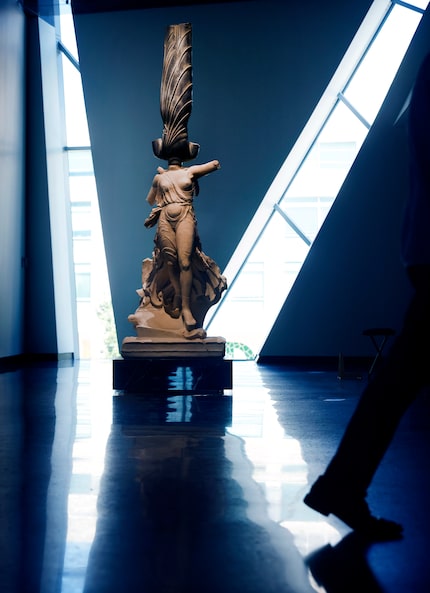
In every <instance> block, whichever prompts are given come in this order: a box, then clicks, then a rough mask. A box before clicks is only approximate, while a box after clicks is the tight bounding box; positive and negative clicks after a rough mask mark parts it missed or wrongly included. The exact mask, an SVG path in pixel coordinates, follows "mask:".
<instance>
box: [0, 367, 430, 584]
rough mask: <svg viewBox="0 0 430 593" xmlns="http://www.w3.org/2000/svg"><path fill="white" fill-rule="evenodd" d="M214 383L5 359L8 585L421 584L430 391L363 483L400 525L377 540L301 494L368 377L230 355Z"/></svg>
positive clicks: (2, 570) (2, 482)
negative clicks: (192, 389) (399, 532)
mask: <svg viewBox="0 0 430 593" xmlns="http://www.w3.org/2000/svg"><path fill="white" fill-rule="evenodd" d="M233 380H234V386H233V390H232V392H231V393H226V394H225V395H222V396H213V395H205V394H201V395H198V396H191V395H183V396H182V395H172V396H171V397H170V396H169V397H168V396H167V395H166V396H160V395H157V396H151V395H145V396H143V395H140V396H130V395H128V396H125V395H123V394H118V393H115V392H113V390H112V387H111V385H112V362H111V361H98V362H96V361H92V362H91V363H90V362H83V361H81V362H78V363H75V364H74V365H69V364H59V365H58V366H57V365H52V364H44V365H38V366H27V367H26V368H21V369H9V370H5V369H3V372H1V373H0V525H1V530H0V582H1V585H2V587H1V590H2V593H36V592H40V593H72V592H73V593H75V592H76V593H77V592H84V593H90V592H91V593H110V592H112V593H114V592H115V593H122V592H123V591H124V592H127V593H147V592H149V593H182V592H184V593H194V592H195V593H197V592H199V593H201V592H203V591H204V592H205V593H212V592H213V593H230V592H231V593H233V592H240V593H272V592H273V593H312V592H315V591H316V592H319V593H323V592H326V593H351V592H352V593H354V592H357V593H358V592H360V593H372V592H386V593H405V592H407V593H421V592H423V593H424V592H427V591H428V590H429V586H430V572H429V571H428V566H427V564H428V562H427V533H428V528H429V527H430V525H429V516H430V511H429V509H428V502H427V498H428V491H429V486H430V476H429V474H428V467H427V460H428V458H429V452H430V432H429V428H430V415H429V413H428V412H429V407H430V400H429V396H428V394H422V397H420V399H419V401H417V402H416V403H415V404H414V406H413V407H412V408H411V410H409V412H408V414H407V416H406V417H405V418H404V420H403V422H402V425H401V427H400V430H399V431H398V434H397V435H396V438H395V440H394V442H393V444H392V447H391V448H390V451H389V452H388V454H387V456H386V459H385V460H384V463H383V465H382V466H381V468H380V470H379V471H378V473H377V475H376V478H375V482H374V484H373V486H372V489H371V492H370V494H369V501H370V504H371V507H372V508H373V509H374V511H375V512H376V513H381V514H384V516H387V517H390V518H393V519H395V520H398V521H400V522H402V523H403V524H404V527H405V538H404V540H402V541H400V542H393V543H384V544H375V545H372V546H370V547H368V548H366V547H365V546H363V544H362V542H360V541H358V540H357V539H356V538H355V536H354V534H352V533H350V532H349V530H348V529H347V528H346V526H345V525H343V524H342V523H341V522H340V521H336V520H335V519H331V518H330V519H328V520H327V519H326V518H324V517H321V516H320V515H318V514H317V513H314V512H313V511H311V510H310V509H308V508H307V507H305V506H304V505H303V503H302V499H303V496H304V494H305V493H306V492H307V489H308V484H309V483H310V482H312V481H313V480H314V479H315V477H316V476H317V475H318V474H319V473H320V472H321V471H322V470H323V468H324V466H325V464H326V463H327V461H328V460H329V458H330V456H331V454H332V453H333V451H334V449H335V447H336V444H337V442H338V440H339V437H340V435H341V433H342V430H343V427H344V426H345V423H346V421H347V419H348V418H349V416H350V414H351V412H352V410H353V408H354V406H355V404H356V402H357V398H358V396H359V394H360V391H361V389H362V387H363V381H364V380H365V379H364V380H363V381H358V380H351V381H339V380H338V379H337V372H336V369H333V371H332V370H326V371H310V370H304V369H291V368H286V367H277V366H264V365H256V364H255V363H252V362H235V363H234V365H233Z"/></svg>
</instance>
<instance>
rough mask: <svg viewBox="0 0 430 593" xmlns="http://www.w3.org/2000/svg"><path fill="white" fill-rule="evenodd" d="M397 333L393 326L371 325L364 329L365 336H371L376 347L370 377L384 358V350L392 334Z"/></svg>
mask: <svg viewBox="0 0 430 593" xmlns="http://www.w3.org/2000/svg"><path fill="white" fill-rule="evenodd" d="M395 333H396V332H395V331H394V329H392V328H391V327H371V328H369V329H365V330H364V331H363V336H369V338H370V339H371V340H372V343H373V345H374V346H375V349H376V355H375V358H374V359H373V362H372V364H371V365H370V369H369V377H370V375H371V374H372V373H373V371H374V370H375V366H376V364H377V363H378V362H379V360H380V359H381V358H382V352H383V350H384V346H385V344H386V343H387V341H388V339H389V338H390V337H391V336H394V334H395Z"/></svg>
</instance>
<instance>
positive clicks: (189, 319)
mask: <svg viewBox="0 0 430 593" xmlns="http://www.w3.org/2000/svg"><path fill="white" fill-rule="evenodd" d="M182 319H183V321H184V324H185V328H186V329H187V330H188V331H191V330H193V329H196V327H197V321H196V320H195V319H194V317H193V314H192V313H191V311H190V310H189V309H182Z"/></svg>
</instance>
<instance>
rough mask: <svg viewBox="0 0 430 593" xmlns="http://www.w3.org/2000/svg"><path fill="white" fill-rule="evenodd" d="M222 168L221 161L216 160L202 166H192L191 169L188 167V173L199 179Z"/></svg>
mask: <svg viewBox="0 0 430 593" xmlns="http://www.w3.org/2000/svg"><path fill="white" fill-rule="evenodd" d="M220 168H221V165H220V164H219V161H217V160H214V161H210V162H209V163H203V164H202V165H191V167H188V171H189V173H190V174H191V175H192V176H193V177H196V178H198V177H202V176H203V175H207V174H208V173H212V172H213V171H216V170H217V169H220Z"/></svg>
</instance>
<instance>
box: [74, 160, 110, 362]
mask: <svg viewBox="0 0 430 593" xmlns="http://www.w3.org/2000/svg"><path fill="white" fill-rule="evenodd" d="M67 154H68V157H69V188H70V203H71V212H72V230H73V259H74V263H75V280H76V293H77V313H78V330H79V348H80V357H81V358H104V357H108V358H111V357H112V355H113V356H117V355H118V351H117V342H116V334H115V325H114V319H113V312H112V306H111V295H110V287H109V281H108V274H107V267H106V259H105V252H104V242H103V234H102V228H101V222H100V213H99V206H98V196H97V188H96V182H95V177H94V172H93V163H92V158H91V151H90V150H69V151H68V152H67Z"/></svg>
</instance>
